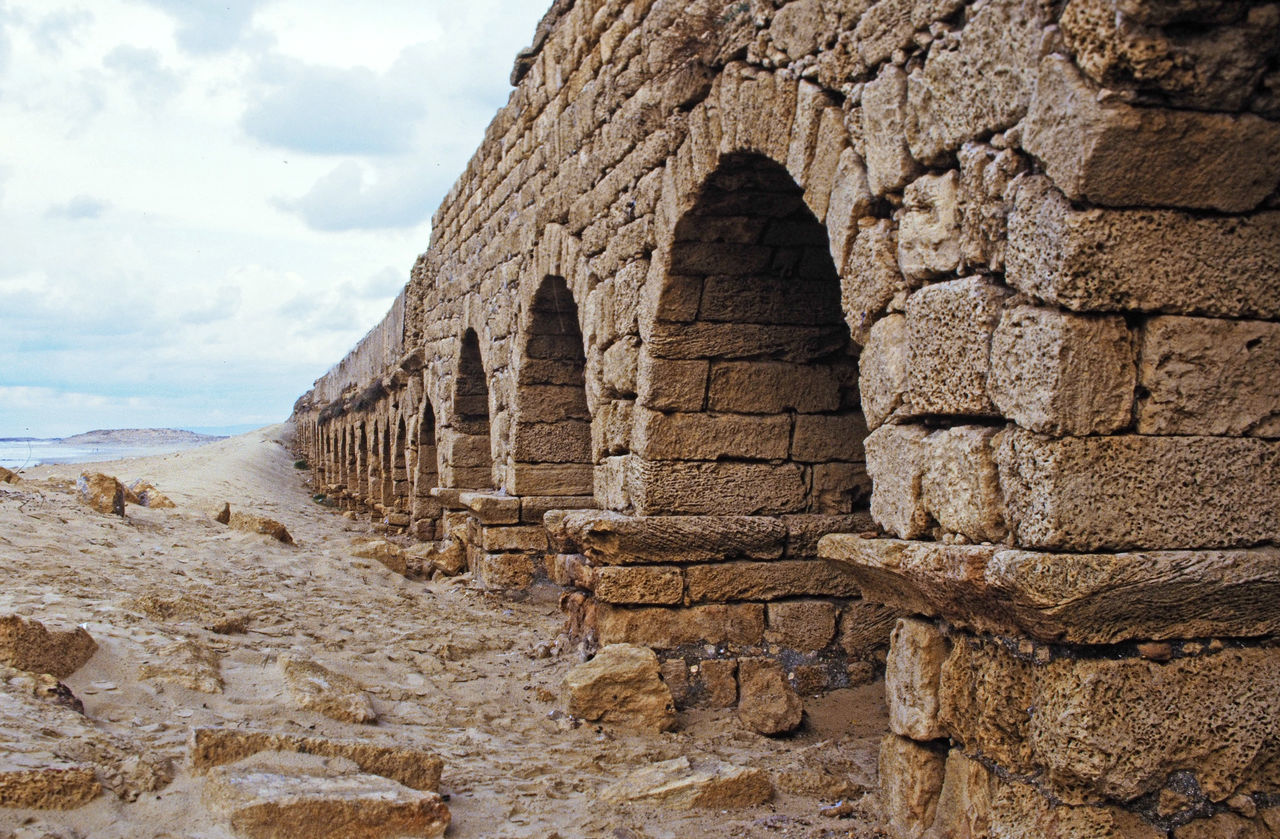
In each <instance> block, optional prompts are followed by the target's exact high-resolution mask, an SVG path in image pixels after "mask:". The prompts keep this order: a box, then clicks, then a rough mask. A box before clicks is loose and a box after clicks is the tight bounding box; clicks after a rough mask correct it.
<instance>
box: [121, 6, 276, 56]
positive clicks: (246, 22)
mask: <svg viewBox="0 0 1280 839" xmlns="http://www.w3.org/2000/svg"><path fill="white" fill-rule="evenodd" d="M145 2H147V3H148V4H150V5H151V6H154V7H155V8H157V9H160V10H162V11H164V12H165V13H166V14H169V15H171V16H172V17H173V18H174V20H175V21H176V22H177V24H178V28H177V31H176V33H175V37H176V39H177V42H178V45H179V46H180V47H182V49H184V50H186V51H187V52H191V53H195V54H197V55H204V54H209V53H218V52H225V51H227V50H230V49H234V48H235V47H237V46H241V45H243V44H244V43H245V42H246V39H248V37H249V36H250V35H251V28H250V24H251V23H252V21H253V15H254V12H255V11H257V9H258V8H259V7H260V6H262V5H263V2H264V0H145Z"/></svg>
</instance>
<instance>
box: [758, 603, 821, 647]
mask: <svg viewBox="0 0 1280 839" xmlns="http://www.w3.org/2000/svg"><path fill="white" fill-rule="evenodd" d="M767 610H768V619H769V629H768V631H767V632H766V633H765V637H766V638H768V639H769V642H770V643H771V644H778V645H781V646H784V647H790V648H791V649H793V650H802V651H811V650H821V649H824V648H825V647H826V646H827V645H828V644H830V643H831V639H832V638H833V637H835V634H836V607H835V604H834V603H832V602H831V601H829V600H783V601H780V602H777V603H770V604H768V606H767Z"/></svg>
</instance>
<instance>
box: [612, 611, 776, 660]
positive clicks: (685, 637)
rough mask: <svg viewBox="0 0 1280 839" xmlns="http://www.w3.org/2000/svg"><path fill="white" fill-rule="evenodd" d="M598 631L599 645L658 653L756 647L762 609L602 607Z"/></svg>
mask: <svg viewBox="0 0 1280 839" xmlns="http://www.w3.org/2000/svg"><path fill="white" fill-rule="evenodd" d="M597 629H598V632H599V636H600V643H601V644H616V643H631V644H643V645H645V646H648V647H655V648H657V649H670V648H672V647H677V646H680V645H682V644H703V643H705V644H724V643H730V644H758V643H760V641H761V640H763V638H764V605H763V604H761V603H723V604H713V605H706V606H685V607H680V608H666V607H663V606H639V607H631V608H625V607H620V606H610V605H608V604H603V603H602V604H600V606H599V609H598V612H597Z"/></svg>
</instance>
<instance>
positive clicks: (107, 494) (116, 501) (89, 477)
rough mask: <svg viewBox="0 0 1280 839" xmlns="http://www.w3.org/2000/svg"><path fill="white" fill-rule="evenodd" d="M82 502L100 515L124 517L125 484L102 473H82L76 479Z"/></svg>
mask: <svg viewBox="0 0 1280 839" xmlns="http://www.w3.org/2000/svg"><path fill="white" fill-rule="evenodd" d="M76 489H78V490H79V491H80V500H81V501H83V502H84V503H85V504H88V505H89V506H90V507H92V508H93V509H95V510H97V511H98V512H99V513H106V514H107V515H116V516H121V517H123V516H124V502H125V489H124V484H122V483H120V482H119V481H117V480H116V479H115V478H113V477H111V476H110V475H103V474H102V473H101V472H82V473H81V474H80V477H79V478H77V479H76Z"/></svg>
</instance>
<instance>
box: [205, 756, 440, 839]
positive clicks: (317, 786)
mask: <svg viewBox="0 0 1280 839" xmlns="http://www.w3.org/2000/svg"><path fill="white" fill-rule="evenodd" d="M203 798H204V802H205V804H206V805H207V806H208V807H209V808H210V809H211V810H213V811H215V812H217V813H220V814H222V815H223V816H225V817H226V818H227V819H228V820H229V821H230V823H231V828H232V830H233V831H234V832H235V833H236V835H237V836H241V837H245V839H350V838H351V837H359V839H383V837H386V839H402V837H437V836H443V835H444V832H445V830H446V829H447V828H448V827H449V821H450V813H449V808H448V807H447V806H446V805H445V803H444V801H443V799H441V797H440V796H439V795H438V794H436V793H434V792H421V791H418V790H411V789H409V788H408V787H406V786H404V785H403V784H398V783H396V782H395V781H392V780H389V779H387V778H383V777H380V776H378V775H366V774H363V773H361V772H360V771H359V769H358V768H357V767H356V765H355V764H354V763H352V762H351V761H349V760H346V759H344V758H324V757H318V756H315V755H299V754H266V755H260V756H257V757H253V758H249V759H247V760H245V761H242V762H240V763H237V764H233V765H231V766H226V767H222V768H219V769H215V770H214V771H213V772H212V773H210V776H209V780H208V781H207V782H206V783H205V787H204V794H203Z"/></svg>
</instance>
